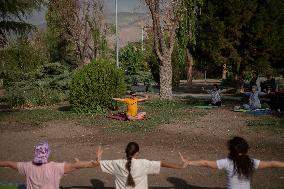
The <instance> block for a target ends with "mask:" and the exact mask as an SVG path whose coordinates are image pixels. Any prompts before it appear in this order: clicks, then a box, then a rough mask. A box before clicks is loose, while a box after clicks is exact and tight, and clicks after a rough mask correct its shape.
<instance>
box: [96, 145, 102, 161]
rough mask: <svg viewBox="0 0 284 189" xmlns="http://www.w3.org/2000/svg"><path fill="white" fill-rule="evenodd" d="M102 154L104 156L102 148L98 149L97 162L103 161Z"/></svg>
mask: <svg viewBox="0 0 284 189" xmlns="http://www.w3.org/2000/svg"><path fill="white" fill-rule="evenodd" d="M102 154H103V149H102V146H98V148H97V150H96V160H97V161H101V159H102Z"/></svg>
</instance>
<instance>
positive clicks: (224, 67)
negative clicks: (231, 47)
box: [222, 64, 228, 80]
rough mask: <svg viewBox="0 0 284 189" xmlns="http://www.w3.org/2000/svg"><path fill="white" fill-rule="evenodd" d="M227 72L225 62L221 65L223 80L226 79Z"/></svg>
mask: <svg viewBox="0 0 284 189" xmlns="http://www.w3.org/2000/svg"><path fill="white" fill-rule="evenodd" d="M227 72H228V69H227V64H224V65H223V71H222V79H223V80H225V79H227Z"/></svg>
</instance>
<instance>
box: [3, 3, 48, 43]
mask: <svg viewBox="0 0 284 189" xmlns="http://www.w3.org/2000/svg"><path fill="white" fill-rule="evenodd" d="M43 1H44V0H23V1H17V0H0V18H1V20H0V46H3V45H5V44H6V43H7V38H8V36H9V35H10V34H11V33H16V34H23V33H25V32H28V31H31V30H32V29H33V28H34V26H33V25H31V24H28V23H26V22H25V21H24V18H26V17H27V16H29V15H31V13H32V11H33V10H35V9H39V8H41V5H42V3H43Z"/></svg>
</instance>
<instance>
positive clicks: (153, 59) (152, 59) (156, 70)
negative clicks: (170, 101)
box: [148, 46, 182, 87]
mask: <svg viewBox="0 0 284 189" xmlns="http://www.w3.org/2000/svg"><path fill="white" fill-rule="evenodd" d="M178 58H179V54H178V48H177V47H176V46H175V48H174V50H173V53H172V61H171V63H172V71H173V77H172V85H173V87H177V86H178V85H179V82H180V77H181V72H182V70H181V69H182V67H181V65H180V64H179V60H178ZM148 64H149V67H150V70H151V72H152V75H153V78H154V80H155V81H156V82H157V83H160V67H159V65H160V61H159V59H158V58H157V56H156V54H155V52H153V53H152V54H150V55H149V57H148Z"/></svg>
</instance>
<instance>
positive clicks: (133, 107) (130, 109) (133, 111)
mask: <svg viewBox="0 0 284 189" xmlns="http://www.w3.org/2000/svg"><path fill="white" fill-rule="evenodd" d="M129 95H130V97H126V98H124V99H122V98H112V99H113V100H116V101H119V102H124V103H126V105H127V112H126V116H127V118H128V119H129V120H132V121H134V120H141V119H144V118H145V116H146V112H138V102H143V101H145V100H147V99H148V95H146V96H145V97H144V98H140V99H139V98H137V96H136V93H135V92H130V93H129Z"/></svg>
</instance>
